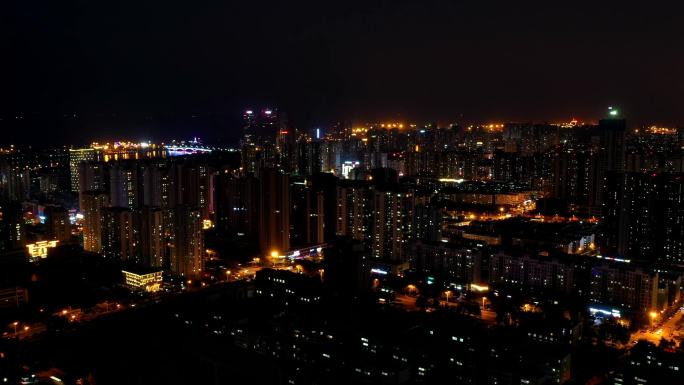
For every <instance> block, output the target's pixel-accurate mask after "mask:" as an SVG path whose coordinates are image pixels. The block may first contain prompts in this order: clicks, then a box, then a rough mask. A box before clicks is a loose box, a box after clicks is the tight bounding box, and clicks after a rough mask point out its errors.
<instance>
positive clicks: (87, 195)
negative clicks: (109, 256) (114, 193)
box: [81, 191, 109, 253]
mask: <svg viewBox="0 0 684 385" xmlns="http://www.w3.org/2000/svg"><path fill="white" fill-rule="evenodd" d="M108 205H109V194H107V193H103V192H97V191H86V192H84V193H83V194H82V199H81V212H82V213H83V249H84V250H86V251H92V252H94V253H100V252H102V226H103V216H104V210H105V208H106V207H108Z"/></svg>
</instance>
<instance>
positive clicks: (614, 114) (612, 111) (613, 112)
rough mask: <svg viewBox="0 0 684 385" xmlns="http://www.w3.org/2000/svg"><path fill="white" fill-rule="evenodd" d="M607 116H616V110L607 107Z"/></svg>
mask: <svg viewBox="0 0 684 385" xmlns="http://www.w3.org/2000/svg"><path fill="white" fill-rule="evenodd" d="M608 114H609V115H610V116H617V115H618V110H616V109H614V108H613V107H608Z"/></svg>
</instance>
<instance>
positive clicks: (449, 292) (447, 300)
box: [444, 290, 451, 306]
mask: <svg viewBox="0 0 684 385" xmlns="http://www.w3.org/2000/svg"><path fill="white" fill-rule="evenodd" d="M449 294H451V290H447V291H445V292H444V295H445V296H446V303H447V306H449Z"/></svg>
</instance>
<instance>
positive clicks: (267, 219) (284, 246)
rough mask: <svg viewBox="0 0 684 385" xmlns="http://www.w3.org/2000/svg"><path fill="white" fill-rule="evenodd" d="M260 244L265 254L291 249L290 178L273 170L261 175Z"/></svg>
mask: <svg viewBox="0 0 684 385" xmlns="http://www.w3.org/2000/svg"><path fill="white" fill-rule="evenodd" d="M259 244H260V250H261V251H262V252H263V253H270V252H272V251H278V252H284V251H287V250H289V249H290V178H289V176H288V175H287V174H284V173H282V172H280V171H279V170H275V169H272V168H268V169H263V170H261V173H260V174H259Z"/></svg>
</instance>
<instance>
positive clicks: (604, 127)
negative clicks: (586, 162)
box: [588, 107, 627, 207]
mask: <svg viewBox="0 0 684 385" xmlns="http://www.w3.org/2000/svg"><path fill="white" fill-rule="evenodd" d="M626 129H627V124H626V122H625V120H624V119H620V118H619V117H618V111H617V110H616V109H613V108H612V107H611V108H610V109H609V117H608V118H607V119H602V120H600V121H599V125H598V127H597V128H596V132H595V134H594V135H593V138H592V141H593V142H595V143H597V144H598V153H597V159H596V164H595V172H594V173H593V174H592V177H593V181H592V188H591V190H590V193H591V194H590V197H589V202H588V203H589V205H590V206H594V207H600V206H601V203H602V202H603V186H604V182H605V178H606V174H607V173H608V172H611V171H614V172H623V171H624V169H625V131H626Z"/></svg>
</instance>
